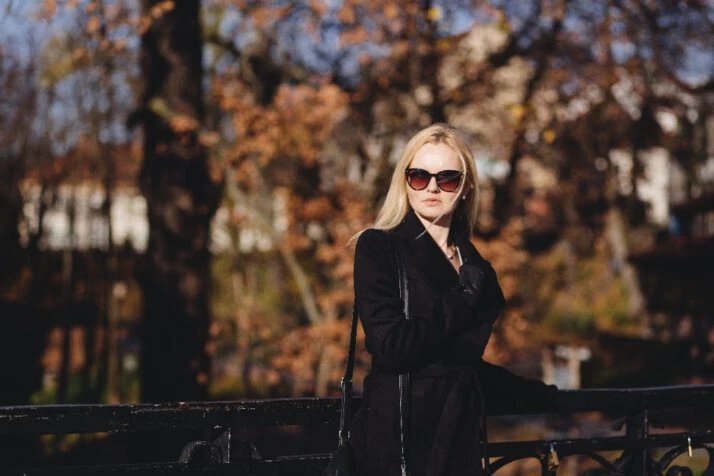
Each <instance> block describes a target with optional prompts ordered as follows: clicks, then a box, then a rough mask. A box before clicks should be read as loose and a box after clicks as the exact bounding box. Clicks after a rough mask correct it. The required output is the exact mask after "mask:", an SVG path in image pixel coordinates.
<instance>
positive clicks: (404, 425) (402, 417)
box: [394, 246, 411, 476]
mask: <svg viewBox="0 0 714 476" xmlns="http://www.w3.org/2000/svg"><path fill="white" fill-rule="evenodd" d="M394 251H395V253H396V255H397V270H398V274H399V295H400V296H401V298H402V301H403V302H404V317H405V318H406V319H407V320H408V319H409V288H408V287H407V273H406V272H405V270H404V257H403V256H402V254H401V253H400V251H399V248H398V247H397V246H395V247H394ZM410 396H411V380H410V378H409V373H408V372H404V373H401V374H399V430H400V431H399V439H400V449H401V452H400V455H399V463H400V468H401V470H402V476H407V474H408V471H407V443H408V441H409V420H410V415H411V410H410V408H409V404H410V403H411V398H410Z"/></svg>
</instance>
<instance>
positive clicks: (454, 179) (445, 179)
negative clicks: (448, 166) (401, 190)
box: [404, 169, 464, 192]
mask: <svg viewBox="0 0 714 476" xmlns="http://www.w3.org/2000/svg"><path fill="white" fill-rule="evenodd" d="M404 173H405V174H406V176H407V183H408V184H409V186H410V187H411V188H412V189H413V190H424V189H425V188H426V187H427V186H429V182H431V178H432V177H435V178H436V186H437V187H439V188H440V189H441V190H443V191H444V192H455V191H456V189H458V188H459V185H461V177H462V176H463V175H464V174H463V172H460V171H458V170H442V171H441V172H437V173H435V174H432V173H430V172H427V171H426V170H424V169H406V170H405V171H404Z"/></svg>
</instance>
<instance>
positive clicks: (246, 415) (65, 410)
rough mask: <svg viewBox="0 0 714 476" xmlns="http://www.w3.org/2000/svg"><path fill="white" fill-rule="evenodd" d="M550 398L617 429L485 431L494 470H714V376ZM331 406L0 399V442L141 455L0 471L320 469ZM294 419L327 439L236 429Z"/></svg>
mask: <svg viewBox="0 0 714 476" xmlns="http://www.w3.org/2000/svg"><path fill="white" fill-rule="evenodd" d="M557 398H558V407H559V413H558V414H557V415H558V416H563V415H567V416H573V415H577V414H582V413H587V412H599V414H600V415H602V416H603V417H604V418H605V419H606V420H607V421H608V425H609V426H611V427H612V428H613V429H614V430H616V434H614V435H612V436H587V437H583V438H557V439H548V440H529V441H526V440H518V441H492V442H490V443H489V456H490V457H491V468H492V470H494V471H495V472H496V474H499V473H501V472H503V474H506V473H507V469H506V468H508V465H509V463H513V462H515V461H519V460H524V459H531V458H534V459H535V460H537V461H538V466H539V467H540V470H541V474H546V475H547V474H558V468H559V466H560V465H561V463H562V462H563V461H564V460H565V459H566V458H573V457H578V458H579V460H584V459H586V460H590V462H591V463H592V464H591V465H590V466H593V465H594V466H595V467H596V468H595V469H589V470H588V472H587V474H589V475H595V474H626V475H659V474H661V475H667V476H670V475H671V476H673V475H687V474H694V471H695V470H694V469H691V468H689V467H687V466H686V465H684V464H679V463H677V462H675V459H676V458H677V457H678V456H680V455H686V454H689V455H691V454H692V452H693V451H694V450H696V449H704V451H705V452H706V454H707V455H708V461H706V462H705V463H704V466H705V468H703V469H701V468H699V469H696V471H697V472H698V473H697V474H704V475H711V474H714V462H713V461H712V460H714V449H713V448H710V447H709V446H707V445H708V444H711V443H712V442H714V423H712V421H714V419H713V417H714V385H703V386H676V387H654V388H637V389H590V390H570V391H560V392H558V396H557ZM357 400H359V399H357ZM355 403H356V405H358V404H359V401H357V402H355ZM673 411H674V413H672V412H673ZM339 412H340V404H339V399H335V398H298V399H269V400H251V401H236V402H204V403H183V402H176V403H165V404H138V405H129V404H127V405H43V406H7V407H0V446H1V447H2V448H0V450H2V449H5V451H6V452H7V451H12V452H20V453H21V452H22V451H23V450H22V448H23V447H24V446H23V445H25V446H26V445H30V446H32V445H37V444H38V441H40V439H41V438H45V440H46V439H47V438H48V437H47V436H46V435H55V436H53V437H50V439H52V438H54V440H52V441H55V442H56V441H58V440H57V438H58V436H59V435H98V434H99V435H117V434H121V435H124V436H123V438H125V439H129V440H130V439H132V438H134V437H135V438H136V439H137V441H140V443H139V444H140V445H141V446H142V454H143V455H144V456H142V458H143V459H142V460H141V461H139V462H132V463H114V462H111V461H100V460H98V459H99V458H98V455H97V454H96V452H92V450H91V448H90V449H89V450H85V451H84V452H83V453H82V452H80V455H81V456H80V458H83V459H81V460H80V461H77V460H76V458H75V459H74V460H72V461H71V464H60V463H59V462H57V461H58V460H57V459H55V460H52V459H51V458H50V459H49V461H51V462H50V463H47V461H48V460H47V459H46V458H45V459H43V458H40V457H39V456H38V453H37V451H36V450H35V452H34V453H32V452H29V453H28V454H32V455H33V456H29V457H25V459H22V458H21V457H20V458H14V459H13V458H10V459H8V458H7V454H6V456H5V457H3V460H0V474H3V475H23V476H30V475H39V474H72V475H79V474H156V475H159V474H165V475H168V474H181V475H194V474H206V475H207V474H211V475H223V474H231V475H253V474H281V475H289V474H295V475H297V474H300V475H304V474H307V475H309V474H321V472H322V470H323V469H324V467H325V466H326V464H327V461H328V460H329V458H330V456H331V451H332V450H333V449H334V447H335V446H336V444H337V433H336V428H337V422H338V419H339ZM667 414H668V415H670V416H669V417H668V420H669V422H668V425H667V426H668V427H667V428H657V427H658V426H661V425H659V424H657V419H658V415H667ZM672 414H674V415H675V417H674V418H675V421H672ZM505 415H514V416H518V415H519V413H518V412H517V411H514V412H513V413H508V412H507V413H505ZM522 416H523V417H525V415H522ZM509 418H510V417H509ZM677 420H678V421H677ZM571 421H575V420H571ZM692 422H694V423H695V424H692ZM293 425H297V426H301V425H302V426H309V427H311V428H315V427H322V428H323V429H326V430H327V433H328V434H330V435H334V439H330V441H329V442H327V441H323V442H322V446H323V447H321V448H318V450H317V451H314V449H312V450H311V451H310V452H309V453H301V452H300V451H299V450H296V449H290V448H282V449H281V451H282V454H277V455H272V456H269V457H266V456H261V455H260V453H259V452H258V451H256V447H255V445H254V444H252V442H251V441H246V440H243V439H241V438H240V437H238V435H239V434H240V432H241V430H244V429H250V428H252V429H261V428H267V427H286V426H293ZM653 429H654V431H652V430H653ZM42 435H45V436H42ZM139 435H141V436H139ZM166 435H170V436H169V437H167V436H166ZM196 435H198V436H196ZM166 438H169V439H172V440H173V441H179V445H180V446H179V447H178V448H179V451H176V457H175V458H173V460H170V459H169V460H166V458H164V457H162V456H160V455H158V454H156V455H154V456H153V458H154V459H152V456H151V455H152V448H153V446H154V445H160V444H161V443H162V442H163V441H164V440H165V439H166ZM181 438H186V439H185V440H183V442H181V441H180V440H181ZM45 443H47V441H45ZM613 452H615V453H614V454H616V456H615V457H614V458H613V457H612V454H613ZM698 453H701V451H700V452H698ZM603 454H604V455H603ZM146 455H149V456H148V460H147V456H146ZM608 457H610V460H608ZM11 460H12V461H11ZM677 461H681V458H680V460H677ZM700 465H701V464H700ZM502 468H503V469H502ZM499 470H501V471H499Z"/></svg>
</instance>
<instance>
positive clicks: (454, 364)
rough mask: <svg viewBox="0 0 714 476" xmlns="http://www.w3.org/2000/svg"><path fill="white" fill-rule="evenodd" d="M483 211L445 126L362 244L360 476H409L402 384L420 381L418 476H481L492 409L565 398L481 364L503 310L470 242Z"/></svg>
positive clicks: (411, 155)
mask: <svg viewBox="0 0 714 476" xmlns="http://www.w3.org/2000/svg"><path fill="white" fill-rule="evenodd" d="M477 202H478V180H477V175H476V167H475V164H474V159H473V156H472V154H471V151H470V150H469V147H468V145H467V143H466V141H465V140H464V139H463V137H461V135H460V134H459V133H458V131H457V130H455V129H454V128H452V127H450V126H448V125H445V124H435V125H432V126H430V127H428V128H426V129H424V130H422V131H421V132H419V133H417V134H416V135H415V136H414V137H413V138H412V139H411V140H410V141H409V143H408V144H407V146H406V149H405V150H404V152H403V155H402V156H401V158H400V160H399V162H398V163H397V166H396V169H395V171H394V174H393V176H392V182H391V185H390V187H389V191H388V192H387V197H386V199H385V202H384V205H383V206H382V209H381V210H380V212H379V215H378V217H377V220H376V223H375V224H374V226H373V227H372V228H370V229H367V230H364V231H363V232H361V233H360V234H359V235H358V236H359V238H358V240H357V245H356V250H355V269H354V278H355V298H356V302H357V309H358V312H359V316H360V320H361V322H362V326H363V328H364V331H365V335H366V347H367V350H368V352H369V353H370V354H371V356H372V366H371V371H370V374H369V375H368V376H367V378H366V379H365V382H364V395H363V400H362V405H361V407H360V409H359V411H358V412H357V415H355V418H354V420H353V444H354V446H355V452H356V454H357V458H358V461H359V465H360V471H361V473H360V474H363V475H369V476H380V475H397V474H400V453H401V443H400V435H401V433H400V409H399V406H400V397H399V384H398V375H399V374H400V373H404V372H409V374H410V379H411V384H410V385H411V389H410V410H409V416H408V422H409V424H408V435H407V442H406V450H407V451H406V463H407V468H408V474H409V476H419V475H427V476H440V475H445V476H446V475H448V476H455V475H467V474H468V475H474V474H481V473H482V467H481V464H482V463H481V459H482V458H481V456H482V451H481V450H482V447H481V440H482V437H485V435H482V434H481V433H482V430H481V428H482V427H483V425H481V424H480V421H481V418H482V416H483V414H484V407H485V406H488V407H489V408H491V407H497V406H500V405H505V406H510V407H513V405H518V404H519V403H520V404H521V408H528V407H527V405H528V403H529V402H532V403H535V404H539V403H540V402H543V401H547V400H548V399H549V398H551V397H552V396H553V393H554V392H555V390H556V389H555V387H553V386H546V385H544V384H543V383H542V382H539V381H535V380H528V379H524V378H521V377H517V376H515V375H514V374H512V373H510V372H508V371H507V370H505V369H503V368H501V367H497V366H494V365H491V364H488V363H486V362H484V361H483V360H482V358H481V357H482V355H483V351H484V348H485V347H486V343H487V342H488V339H489V336H490V334H491V329H492V325H493V322H494V321H495V319H496V317H497V316H498V313H499V312H500V310H501V308H502V306H503V304H504V298H503V294H502V292H501V288H500V286H499V285H498V281H497V279H496V274H495V272H494V270H493V268H492V267H491V265H490V264H489V263H488V262H487V261H486V260H484V259H483V258H482V257H481V255H480V254H479V253H478V251H476V248H475V247H474V246H473V244H472V243H471V242H470V239H469V237H470V230H472V229H473V227H474V224H475V221H476V212H477V210H476V208H477ZM397 250H398V253H399V255H401V257H402V262H403V265H404V271H405V274H406V276H407V281H408V288H407V289H408V296H409V314H410V315H409V319H406V318H405V314H404V311H403V301H402V298H401V297H400V293H399V277H398V268H397V262H398V261H397ZM519 397H520V398H519ZM523 397H526V398H525V399H524V398H523ZM519 400H522V401H520V402H519Z"/></svg>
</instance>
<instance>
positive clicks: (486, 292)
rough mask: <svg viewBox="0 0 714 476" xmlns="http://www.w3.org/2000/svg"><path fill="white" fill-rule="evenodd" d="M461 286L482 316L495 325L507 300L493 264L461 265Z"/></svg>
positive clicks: (482, 262) (469, 263) (470, 263)
mask: <svg viewBox="0 0 714 476" xmlns="http://www.w3.org/2000/svg"><path fill="white" fill-rule="evenodd" d="M459 286H460V287H461V289H462V290H463V292H464V293H466V294H469V295H471V296H473V299H474V301H475V302H476V303H478V307H479V314H480V316H481V317H482V318H483V319H484V320H486V321H487V322H489V323H491V324H493V322H494V321H495V320H496V318H497V317H498V314H499V313H500V311H501V308H502V307H503V305H504V304H505V299H504V297H503V292H502V291H501V286H499V284H498V278H497V277H496V271H494V269H493V267H492V266H491V263H489V262H488V261H486V260H479V261H474V262H466V263H464V264H463V265H461V268H460V269H459Z"/></svg>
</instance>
